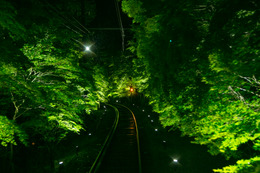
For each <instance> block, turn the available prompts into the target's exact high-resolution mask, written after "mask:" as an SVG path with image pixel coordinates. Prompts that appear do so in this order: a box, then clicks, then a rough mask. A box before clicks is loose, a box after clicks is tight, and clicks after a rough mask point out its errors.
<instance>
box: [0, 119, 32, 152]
mask: <svg viewBox="0 0 260 173" xmlns="http://www.w3.org/2000/svg"><path fill="white" fill-rule="evenodd" d="M0 132H1V133H0V140H1V145H3V146H5V147H6V146H7V145H8V144H14V145H17V143H16V140H15V139H16V137H18V138H19V140H20V141H21V142H22V143H23V144H24V145H27V139H28V135H27V134H26V133H25V131H24V130H23V129H20V128H19V127H17V125H16V124H15V121H13V120H9V119H7V117H5V116H0Z"/></svg>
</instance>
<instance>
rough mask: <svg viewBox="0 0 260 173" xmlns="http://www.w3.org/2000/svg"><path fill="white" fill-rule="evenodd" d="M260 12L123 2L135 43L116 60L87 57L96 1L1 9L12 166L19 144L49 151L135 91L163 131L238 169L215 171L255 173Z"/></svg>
mask: <svg viewBox="0 0 260 173" xmlns="http://www.w3.org/2000/svg"><path fill="white" fill-rule="evenodd" d="M259 5H260V3H259V1H257V0H248V1H244V0H228V1H226V0H217V1H216V0H215V1H213V0H198V1H192V0H188V1H178V0H156V1H154V0H153V1H151V0H122V9H123V11H124V12H126V13H127V14H128V16H129V17H131V18H132V19H133V24H132V32H133V34H134V38H133V39H132V40H131V41H129V46H128V51H125V52H124V53H123V54H122V53H120V52H114V53H113V55H112V54H111V52H109V53H108V52H99V54H95V53H94V52H86V51H84V49H85V48H84V45H85V44H93V45H94V42H95V41H96V40H95V36H94V33H93V32H90V31H89V30H88V29H87V26H88V25H89V24H90V23H91V21H92V20H93V19H94V17H95V3H94V1H92V0H89V1H84V0H82V1H76V0H73V1H68V2H64V1H60V0H59V1H55V2H51V1H38V2H36V1H34V0H25V1H23V3H22V2H20V1H18V0H17V1H7V0H2V1H0V16H1V17H0V31H1V32H0V38H1V42H0V50H1V51H0V56H1V58H0V65H1V68H0V109H1V112H0V141H1V144H2V146H4V147H7V146H9V147H10V155H11V156H10V159H11V162H12V160H13V158H12V155H13V146H14V145H22V144H23V145H26V146H27V145H28V144H30V143H31V142H32V140H35V139H38V140H42V141H44V142H45V143H46V145H47V146H48V147H49V148H50V150H51V148H52V146H53V145H55V144H57V143H58V142H59V141H60V140H62V139H63V138H64V137H65V136H66V135H67V134H68V133H71V132H75V133H79V132H80V130H84V128H83V120H82V119H83V117H84V116H85V114H90V113H91V112H92V111H94V110H97V109H98V107H99V104H100V102H107V101H108V100H109V98H112V97H124V96H127V94H128V92H127V89H128V87H129V86H133V87H134V88H135V89H136V90H135V91H137V92H138V93H143V94H144V95H145V97H147V98H148V99H149V100H150V104H151V105H152V106H153V110H154V111H155V112H157V113H159V114H160V120H161V123H162V124H163V126H165V127H166V126H168V127H171V128H172V130H174V129H176V128H178V129H180V130H181V131H182V133H183V135H188V136H191V137H194V141H193V142H194V143H198V144H201V145H207V146H208V148H209V152H210V153H211V154H213V155H216V154H223V155H225V156H226V157H227V158H230V157H234V158H236V159H237V160H238V162H237V165H230V166H228V165H227V167H225V168H223V169H216V170H214V171H215V172H250V171H251V172H253V171H255V172H257V171H259V169H260V164H259V162H260V156H259V150H260V131H259V125H260V124H259V123H260V118H259V117H260V116H259V109H260V107H259V104H260V98H259V97H260V90H259V89H260V81H259V79H258V78H259V73H260V62H259V61H260V58H259V47H260V38H259V33H260V28H259V22H260V21H259V19H260V18H259V13H260V11H259ZM28 9H30V10H28ZM99 41H100V40H99ZM93 47H94V46H93ZM97 49H98V48H97ZM129 52H131V53H129Z"/></svg>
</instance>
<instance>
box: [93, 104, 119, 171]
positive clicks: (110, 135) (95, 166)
mask: <svg viewBox="0 0 260 173" xmlns="http://www.w3.org/2000/svg"><path fill="white" fill-rule="evenodd" d="M106 105H108V106H110V107H112V108H114V110H115V112H116V118H115V121H114V124H113V126H112V128H111V130H110V132H109V133H108V135H107V137H106V139H105V142H104V144H103V146H102V148H101V150H100V152H99V153H98V156H97V157H96V160H95V161H94V163H93V164H92V166H91V168H90V170H89V172H88V173H96V172H97V171H98V169H99V167H100V164H101V162H102V160H103V158H104V156H105V153H106V150H107V148H108V146H109V144H110V142H111V140H112V138H113V136H114V134H115V131H116V128H117V125H118V121H119V111H118V109H117V108H116V107H115V106H112V105H110V104H106Z"/></svg>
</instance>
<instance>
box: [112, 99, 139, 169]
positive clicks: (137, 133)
mask: <svg viewBox="0 0 260 173" xmlns="http://www.w3.org/2000/svg"><path fill="white" fill-rule="evenodd" d="M116 105H119V106H122V107H124V108H126V109H128V110H129V111H130V112H131V114H132V116H133V119H134V122H135V129H136V140H137V149H138V164H139V173H142V162H141V151H140V142H139V132H138V126H137V122H136V118H135V115H134V113H133V111H132V110H131V109H129V108H128V107H126V106H125V105H121V104H118V103H117V104H116Z"/></svg>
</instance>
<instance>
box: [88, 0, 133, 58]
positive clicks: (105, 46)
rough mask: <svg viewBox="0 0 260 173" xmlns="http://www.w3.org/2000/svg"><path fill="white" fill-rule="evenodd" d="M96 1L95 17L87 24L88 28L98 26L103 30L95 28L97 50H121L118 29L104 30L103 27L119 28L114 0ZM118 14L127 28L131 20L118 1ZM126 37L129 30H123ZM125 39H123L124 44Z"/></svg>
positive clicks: (112, 51)
mask: <svg viewBox="0 0 260 173" xmlns="http://www.w3.org/2000/svg"><path fill="white" fill-rule="evenodd" d="M95 2H96V18H95V19H94V21H93V22H92V23H91V24H90V26H87V27H88V28H98V29H102V28H104V30H95V29H93V31H94V32H95V34H94V41H95V42H96V44H95V46H96V47H97V49H98V51H102V52H103V51H105V52H107V53H109V52H111V54H113V53H114V52H115V51H120V50H122V36H121V31H120V30H106V29H105V28H120V24H119V21H118V17H117V11H116V5H115V0H95ZM119 8H120V15H121V19H122V23H123V27H124V28H129V27H130V24H131V20H130V19H129V18H128V17H127V15H126V14H124V13H123V12H122V11H121V4H120V3H119ZM125 35H126V37H129V32H127V31H125ZM126 44H127V41H125V46H126Z"/></svg>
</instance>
